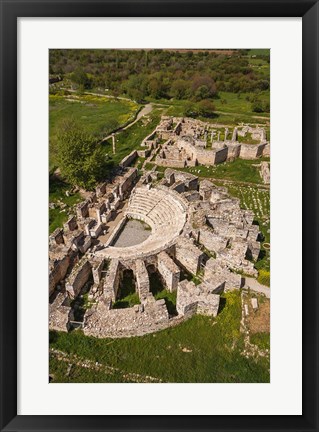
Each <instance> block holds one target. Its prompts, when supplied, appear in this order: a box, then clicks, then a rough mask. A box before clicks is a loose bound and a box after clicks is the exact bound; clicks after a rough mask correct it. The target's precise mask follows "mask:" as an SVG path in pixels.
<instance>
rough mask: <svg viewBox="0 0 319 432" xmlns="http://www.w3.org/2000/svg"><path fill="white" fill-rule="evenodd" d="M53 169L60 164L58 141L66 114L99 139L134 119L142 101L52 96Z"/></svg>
mask: <svg viewBox="0 0 319 432" xmlns="http://www.w3.org/2000/svg"><path fill="white" fill-rule="evenodd" d="M49 109H50V115H49V133H50V169H51V168H52V167H53V166H57V162H56V157H55V143H56V136H57V133H58V131H59V127H60V125H61V123H62V121H63V120H65V119H66V118H74V119H75V120H78V121H79V122H80V123H81V125H83V126H84V128H85V129H86V130H87V131H88V132H90V133H91V134H92V135H94V136H96V137H97V138H98V139H102V138H103V137H105V136H107V135H108V134H109V133H110V132H112V131H113V130H114V129H116V128H118V127H119V126H121V125H124V124H126V123H127V122H129V121H132V120H134V118H135V116H136V114H137V112H138V111H139V109H140V105H138V104H136V103H134V102H133V101H131V102H129V101H126V100H125V101H123V100H118V99H112V98H106V97H101V96H93V95H88V94H85V95H80V96H79V95H71V96H68V97H65V96H58V95H50V96H49Z"/></svg>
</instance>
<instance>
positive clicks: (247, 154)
mask: <svg viewBox="0 0 319 432" xmlns="http://www.w3.org/2000/svg"><path fill="white" fill-rule="evenodd" d="M265 146H266V144H256V145H254V144H241V148H240V155H239V157H240V158H241V159H256V158H259V157H261V156H262V154H263V150H264V148H265Z"/></svg>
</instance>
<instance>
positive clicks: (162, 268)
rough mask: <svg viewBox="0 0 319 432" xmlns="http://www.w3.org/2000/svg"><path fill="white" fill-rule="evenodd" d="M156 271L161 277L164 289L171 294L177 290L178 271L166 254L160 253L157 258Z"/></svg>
mask: <svg viewBox="0 0 319 432" xmlns="http://www.w3.org/2000/svg"><path fill="white" fill-rule="evenodd" d="M157 269H158V272H159V273H160V275H161V276H162V278H163V280H164V283H165V285H166V288H167V289H168V290H169V291H170V292H172V291H176V290H177V285H178V282H179V278H180V270H179V268H178V267H177V265H176V264H175V263H174V261H173V260H172V259H171V258H170V256H169V255H168V254H167V253H166V252H164V251H163V252H160V253H159V254H158V256H157Z"/></svg>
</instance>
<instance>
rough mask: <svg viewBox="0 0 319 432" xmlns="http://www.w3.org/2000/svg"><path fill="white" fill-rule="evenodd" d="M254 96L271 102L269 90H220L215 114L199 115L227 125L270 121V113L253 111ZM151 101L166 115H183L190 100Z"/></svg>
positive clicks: (205, 119)
mask: <svg viewBox="0 0 319 432" xmlns="http://www.w3.org/2000/svg"><path fill="white" fill-rule="evenodd" d="M261 61H262V60H261ZM252 96H257V97H258V99H260V100H261V101H262V102H269V99H270V93H269V91H261V92H259V93H241V94H238V93H231V92H219V93H218V98H214V99H213V100H212V101H213V103H214V105H215V108H216V111H215V115H214V116H213V117H212V118H203V117H199V119H201V120H203V121H206V122H211V123H219V124H227V125H228V124H229V125H231V124H238V123H241V122H243V123H252V124H255V123H259V124H266V123H268V122H269V115H270V114H269V113H255V112H253V111H252V104H251V102H250V101H249V100H248V98H249V97H252ZM149 100H150V99H149ZM150 101H151V102H154V103H155V104H157V105H159V106H161V107H163V108H164V113H165V115H170V116H176V117H183V116H184V115H185V114H184V113H185V106H187V105H188V104H189V101H187V100H177V99H170V100H167V99H160V100H150Z"/></svg>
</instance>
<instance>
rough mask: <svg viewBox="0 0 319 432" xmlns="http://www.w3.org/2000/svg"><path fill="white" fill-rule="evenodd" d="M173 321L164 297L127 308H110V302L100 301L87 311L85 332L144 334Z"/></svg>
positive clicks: (109, 334) (117, 335) (122, 335)
mask: <svg viewBox="0 0 319 432" xmlns="http://www.w3.org/2000/svg"><path fill="white" fill-rule="evenodd" d="M177 322H179V321H177ZM171 323H172V324H173V323H174V320H170V319H169V315H168V311H167V308H166V305H165V300H164V299H162V300H157V301H155V300H154V301H152V302H149V303H147V304H145V305H142V304H140V305H135V306H134V307H132V308H126V309H109V306H108V304H104V303H103V302H99V304H98V305H97V306H95V307H92V308H91V309H90V310H88V311H87V313H86V315H85V322H84V327H83V332H84V334H85V335H88V336H94V337H99V338H105V337H117V338H118V337H130V336H143V335H144V334H148V333H153V332H156V331H159V330H162V329H164V328H166V327H169V326H170V325H171Z"/></svg>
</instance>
